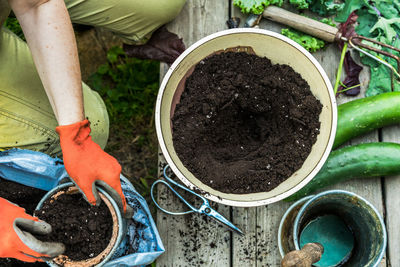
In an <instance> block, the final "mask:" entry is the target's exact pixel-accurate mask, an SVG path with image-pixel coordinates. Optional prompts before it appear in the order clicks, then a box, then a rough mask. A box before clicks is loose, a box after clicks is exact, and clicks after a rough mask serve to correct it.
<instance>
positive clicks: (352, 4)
mask: <svg viewBox="0 0 400 267" xmlns="http://www.w3.org/2000/svg"><path fill="white" fill-rule="evenodd" d="M366 5H368V3H367V0H346V1H345V4H344V7H343V9H342V10H341V11H340V12H339V13H338V14H337V15H336V17H335V21H337V22H345V21H346V20H347V18H348V17H349V15H350V14H351V12H353V11H354V10H358V9H360V8H361V7H363V6H366ZM368 6H369V5H368Z"/></svg>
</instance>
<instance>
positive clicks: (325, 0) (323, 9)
mask: <svg viewBox="0 0 400 267" xmlns="http://www.w3.org/2000/svg"><path fill="white" fill-rule="evenodd" d="M307 2H308V3H309V4H310V10H311V11H313V12H315V13H318V14H319V15H322V16H327V15H333V14H336V13H337V12H338V11H341V10H342V9H343V7H344V3H337V2H335V1H334V0H307Z"/></svg>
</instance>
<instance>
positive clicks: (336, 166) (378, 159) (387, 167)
mask: <svg viewBox="0 0 400 267" xmlns="http://www.w3.org/2000/svg"><path fill="white" fill-rule="evenodd" d="M398 174H400V144H396V143H385V142H379V143H366V144H359V145H354V146H348V147H344V148H342V149H338V150H336V151H333V152H332V153H331V154H330V155H329V157H328V159H327V161H326V162H325V164H324V166H323V167H322V169H321V170H320V171H319V173H318V174H317V175H316V176H315V177H314V178H313V179H312V180H311V181H310V182H309V183H308V184H307V185H306V186H305V187H303V188H302V189H300V191H298V192H296V193H295V194H293V195H291V196H290V197H288V198H286V199H285V201H293V200H297V199H299V198H302V197H304V196H306V195H308V194H310V193H312V192H314V191H316V190H318V189H320V188H323V187H325V186H328V185H332V184H336V183H339V182H341V181H345V180H350V179H353V178H361V177H376V176H389V175H398Z"/></svg>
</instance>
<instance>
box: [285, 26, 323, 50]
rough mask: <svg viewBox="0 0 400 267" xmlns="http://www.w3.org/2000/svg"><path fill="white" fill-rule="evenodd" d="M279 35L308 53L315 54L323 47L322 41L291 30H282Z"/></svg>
mask: <svg viewBox="0 0 400 267" xmlns="http://www.w3.org/2000/svg"><path fill="white" fill-rule="evenodd" d="M281 33H282V34H283V35H285V36H287V37H289V38H290V39H292V40H293V41H295V42H296V43H299V44H300V45H301V46H303V47H304V48H305V49H307V50H308V51H310V52H315V51H317V50H319V49H321V48H323V47H324V46H325V42H324V41H322V40H320V39H318V38H315V37H313V36H311V35H308V34H304V33H302V32H299V31H296V30H293V29H282V31H281Z"/></svg>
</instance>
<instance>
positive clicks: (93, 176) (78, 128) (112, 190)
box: [56, 120, 129, 217]
mask: <svg viewBox="0 0 400 267" xmlns="http://www.w3.org/2000/svg"><path fill="white" fill-rule="evenodd" d="M56 131H57V133H58V134H59V135H60V145H61V150H62V153H63V158H64V165H65V169H66V170H67V172H68V174H69V176H70V177H71V178H72V180H73V181H74V182H75V184H76V185H77V186H78V187H79V189H80V190H81V192H82V193H83V194H84V196H85V198H86V200H87V201H88V202H89V203H90V204H92V205H99V204H100V197H99V195H98V192H97V189H96V185H99V186H101V187H102V188H104V189H105V190H106V191H107V192H108V193H109V194H110V195H111V196H112V197H113V199H114V200H116V202H117V203H118V205H119V207H120V209H121V211H123V213H125V215H127V205H126V200H125V196H124V194H123V193H122V188H121V181H120V174H121V165H119V163H118V161H117V160H116V159H115V158H113V157H112V156H110V155H109V154H107V153H106V152H104V151H103V150H102V149H101V147H100V146H99V145H98V144H96V143H95V142H93V140H92V137H91V136H90V122H89V121H88V120H84V121H81V122H77V123H74V124H71V125H63V126H58V127H57V128H56ZM128 207H129V206H128ZM127 217H129V215H128V216H127Z"/></svg>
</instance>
